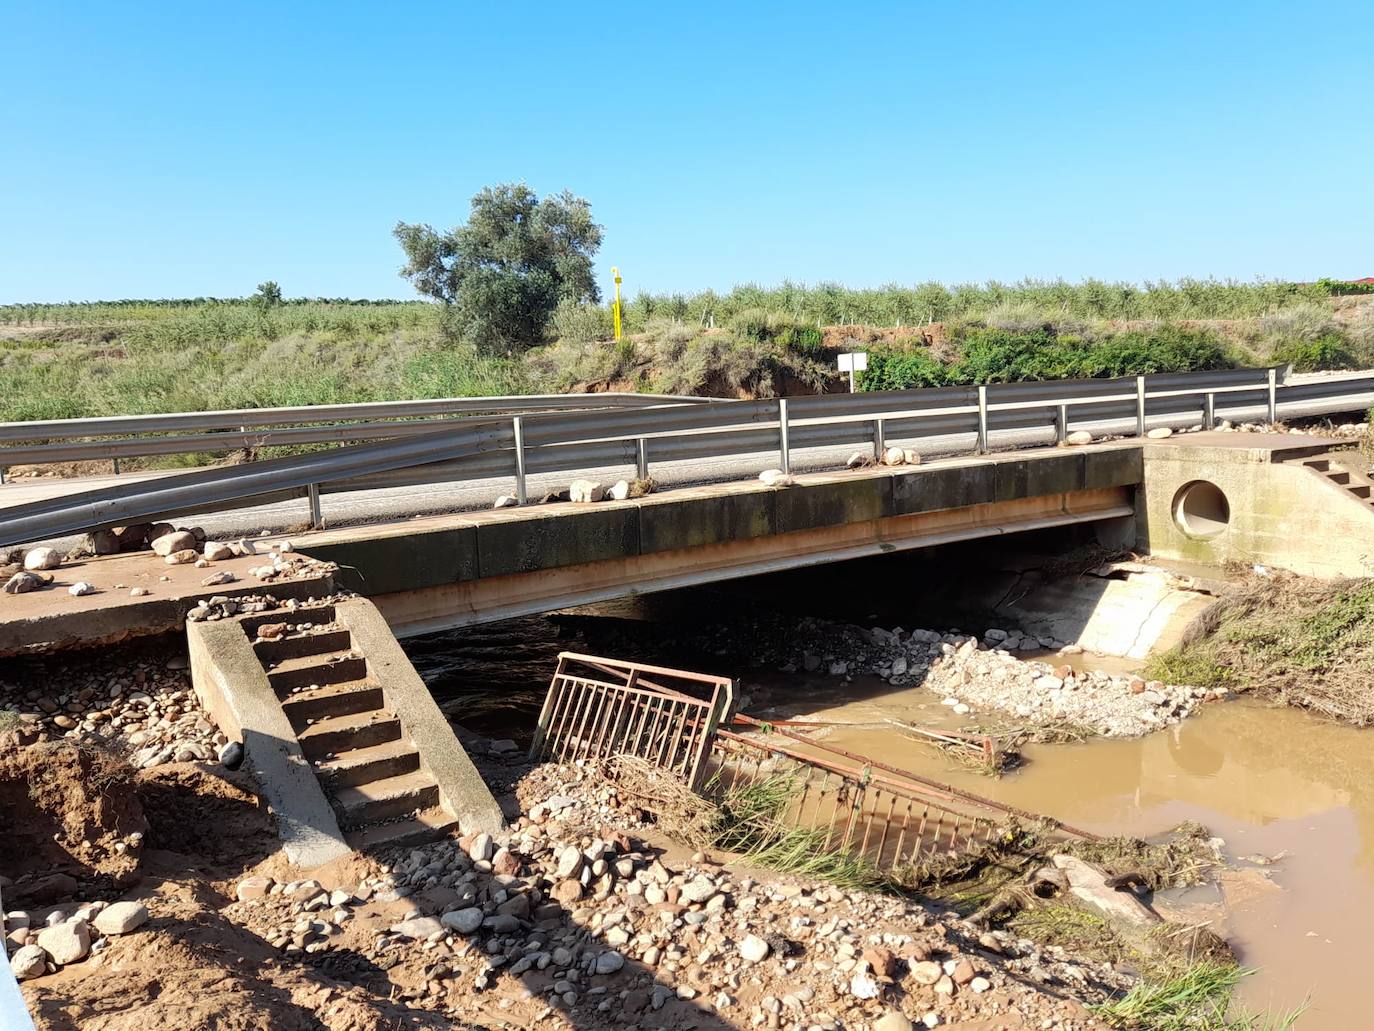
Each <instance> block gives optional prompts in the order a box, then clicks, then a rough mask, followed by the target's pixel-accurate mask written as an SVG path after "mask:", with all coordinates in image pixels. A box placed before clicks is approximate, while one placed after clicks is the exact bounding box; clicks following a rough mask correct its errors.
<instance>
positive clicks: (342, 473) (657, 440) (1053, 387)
mask: <svg viewBox="0 0 1374 1031" xmlns="http://www.w3.org/2000/svg"><path fill="white" fill-rule="evenodd" d="M1283 380H1284V376H1283V370H1280V369H1272V368H1271V369H1242V370H1226V371H1221V372H1203V373H1190V374H1185V375H1175V374H1166V375H1157V376H1139V377H1128V378H1123V379H1111V380H1061V381H1053V382H1045V383H1009V384H993V385H989V386H985V387H979V386H973V387H944V388H938V389H930V390H905V391H885V392H874V393H863V394H836V395H822V396H808V397H796V398H781V399H773V400H764V401H722V402H719V403H716V404H710V405H690V404H677V403H668V404H655V405H653V406H651V407H647V408H624V409H609V410H605V409H603V410H595V411H571V412H569V411H562V412H556V411H551V412H535V413H522V414H512V415H501V416H494V417H489V418H487V417H484V418H477V419H461V420H457V421H456V424H455V425H450V424H448V423H445V424H444V425H443V426H442V427H441V428H440V429H438V430H435V429H434V428H433V424H432V423H431V424H424V423H420V424H418V425H420V426H423V427H424V429H425V431H426V432H415V433H413V434H411V435H408V436H397V437H393V438H392V439H386V440H381V441H373V442H367V443H359V444H350V445H347V446H342V447H336V448H332V449H329V450H325V451H318V452H314V453H311V454H305V455H296V456H292V457H288V458H274V459H268V460H265V461H260V462H251V463H247V464H244V465H236V466H226V467H219V468H210V469H200V470H196V471H193V472H187V473H181V474H173V475H167V476H158V477H153V478H149V479H147V480H143V481H139V482H136V483H127V484H119V485H116V486H113V487H106V488H102V489H99V490H93V491H85V492H82V493H79V494H72V495H67V496H64V497H60V498H55V499H53V500H50V501H44V502H37V503H33V504H26V505H16V506H11V507H8V508H0V546H8V545H13V544H21V543H26V542H30V541H38V540H45V539H50V538H53V537H59V536H62V535H64V534H69V533H74V532H81V531H85V530H92V529H97V528H100V527H107V526H121V525H128V524H131V523H136V522H142V521H146V520H150V519H159V518H161V519H166V518H174V517H177V516H183V515H189V514H193V513H202V512H206V511H211V510H214V509H225V508H234V507H241V506H246V505H258V504H264V503H267V502H271V501H277V500H283V499H287V498H299V497H302V496H305V497H308V498H309V499H310V506H311V518H312V520H313V521H314V522H315V523H316V524H318V523H319V522H320V508H319V498H320V494H321V493H322V492H336V491H354V490H363V489H372V488H379V487H396V486H411V485H419V484H426V483H437V482H454V481H471V480H480V479H487V478H492V477H511V478H513V480H514V482H515V489H516V497H517V500H518V501H519V502H520V503H525V502H526V501H528V500H529V498H528V487H529V484H528V480H529V477H530V476H532V475H536V474H540V473H552V472H577V471H586V470H591V469H604V468H607V467H614V466H626V467H630V468H633V469H634V470H635V472H636V474H637V475H638V476H641V477H647V476H648V475H649V471H650V468H651V466H652V465H653V464H656V463H664V462H680V461H700V460H703V459H715V460H727V459H732V458H741V457H745V456H755V455H759V454H766V453H768V452H770V451H771V452H774V453H776V454H777V456H778V458H777V463H776V464H777V465H778V466H779V467H781V468H782V469H784V470H788V469H790V467H791V455H792V452H793V451H795V450H799V449H805V448H818V447H827V446H840V445H850V444H869V443H871V445H872V447H873V449H874V452H875V454H880V453H881V451H882V449H883V447H884V445H885V443H886V441H887V440H889V439H893V440H895V439H901V440H913V441H919V440H921V439H925V438H932V437H942V436H950V435H967V436H971V437H973V439H974V450H975V451H976V452H980V453H981V452H986V451H987V450H988V449H989V447H990V435H991V434H993V433H994V432H1001V431H1007V430H1013V431H1018V430H1019V431H1024V430H1035V429H1038V430H1041V431H1046V430H1049V429H1053V430H1054V433H1055V435H1056V437H1057V438H1058V439H1061V440H1062V439H1064V438H1065V437H1066V436H1067V435H1068V434H1069V433H1070V432H1071V431H1072V429H1073V428H1074V427H1075V426H1080V425H1085V424H1090V425H1096V426H1103V425H1113V426H1116V427H1118V428H1119V429H1120V430H1122V431H1129V430H1131V429H1133V430H1134V431H1135V432H1136V433H1137V434H1144V433H1145V431H1146V428H1147V419H1153V420H1156V421H1163V422H1171V423H1173V424H1179V423H1181V422H1182V423H1187V422H1193V423H1196V422H1199V421H1200V422H1201V423H1202V424H1203V425H1204V426H1210V425H1211V424H1212V422H1213V421H1214V420H1215V419H1216V418H1217V413H1218V411H1219V410H1220V408H1222V407H1224V408H1226V409H1228V410H1231V411H1241V410H1246V411H1251V410H1254V411H1263V412H1264V413H1265V414H1266V415H1267V418H1268V420H1269V421H1270V422H1273V421H1275V420H1276V418H1277V414H1278V406H1279V404H1280V403H1283V402H1286V401H1302V400H1307V399H1309V395H1310V398H1311V399H1316V400H1318V401H1319V402H1320V403H1321V404H1322V405H1324V406H1326V409H1325V410H1330V411H1344V410H1347V409H1348V408H1349V407H1350V402H1349V401H1348V399H1349V398H1350V397H1352V396H1356V395H1358V396H1361V397H1365V396H1367V395H1369V394H1374V376H1371V377H1362V378H1358V379H1344V380H1340V381H1336V382H1340V384H1341V387H1340V388H1339V390H1337V389H1336V388H1333V387H1331V386H1330V385H1329V384H1325V383H1323V382H1322V381H1315V382H1309V383H1303V384H1286V383H1284V382H1283ZM599 396H601V397H604V396H605V395H599ZM655 400H659V401H662V400H664V399H661V398H660V399H655ZM668 400H670V401H674V402H675V401H677V400H678V399H668ZM424 403H425V402H418V404H424ZM1363 403H1364V404H1366V405H1367V404H1368V401H1367V400H1365V401H1364V402H1363ZM1342 405H1344V407H1342ZM210 414H215V413H210ZM139 418H142V417H139Z"/></svg>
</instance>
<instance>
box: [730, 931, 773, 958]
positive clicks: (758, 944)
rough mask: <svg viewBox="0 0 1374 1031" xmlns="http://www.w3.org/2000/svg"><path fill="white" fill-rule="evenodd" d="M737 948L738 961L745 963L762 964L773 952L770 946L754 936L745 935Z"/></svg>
mask: <svg viewBox="0 0 1374 1031" xmlns="http://www.w3.org/2000/svg"><path fill="white" fill-rule="evenodd" d="M738 948H739V955H740V959H742V960H744V961H745V962H746V963H762V962H763V961H764V960H765V959H767V958H768V954H769V953H770V952H772V951H773V948H772V946H771V945H769V944H768V943H767V942H766V941H764V940H763V939H762V938H760V937H759V936H758V935H756V934H749V935H745V937H744V938H743V939H741V940H740V943H739V946H738Z"/></svg>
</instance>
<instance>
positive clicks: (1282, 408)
mask: <svg viewBox="0 0 1374 1031" xmlns="http://www.w3.org/2000/svg"><path fill="white" fill-rule="evenodd" d="M1363 375H1368V373H1365V374H1363ZM1315 378H1316V377H1293V378H1292V379H1290V381H1289V382H1302V381H1304V380H1311V379H1315ZM1322 378H1325V379H1337V378H1342V377H1322ZM1372 404H1374V392H1368V393H1351V394H1348V395H1344V396H1343V397H1341V398H1340V399H1333V398H1327V399H1324V400H1321V401H1317V402H1305V401H1304V402H1283V403H1280V405H1279V412H1278V414H1279V418H1280V420H1287V421H1291V420H1294V419H1301V418H1308V417H1313V416H1321V415H1331V414H1337V413H1344V412H1349V413H1362V412H1364V411H1366V410H1368V409H1369V407H1370V406H1371V405H1372ZM1216 417H1217V419H1218V421H1220V420H1222V419H1230V420H1232V421H1233V422H1236V423H1241V422H1263V421H1264V419H1265V418H1266V412H1265V410H1264V409H1263V407H1258V406H1252V407H1241V408H1236V407H1232V406H1227V405H1224V404H1219V405H1218V407H1217V410H1216ZM1190 424H1192V425H1196V424H1197V417H1196V416H1193V417H1185V416H1175V417H1167V416H1165V417H1157V418H1156V417H1152V418H1151V419H1149V421H1148V425H1149V426H1150V427H1155V426H1172V427H1173V428H1175V429H1181V428H1184V427H1186V426H1188V425H1190ZM1074 428H1075V429H1088V430H1091V431H1092V432H1093V433H1094V434H1095V435H1099V436H1101V435H1107V434H1121V435H1131V434H1134V433H1135V422H1134V420H1119V421H1111V422H1099V423H1081V424H1080V423H1079V422H1078V421H1075V423H1074ZM1053 442H1054V435H1053V432H1052V431H1051V430H1048V429H1047V430H1044V431H1034V430H1017V431H1000V432H998V431H995V432H993V433H992V434H991V435H990V437H989V446H990V447H991V448H992V449H993V450H1009V449H1013V448H1019V447H1035V446H1044V445H1048V444H1052V443H1053ZM888 443H889V444H897V445H902V446H907V447H913V448H915V449H916V450H918V451H919V452H920V453H921V455H922V457H923V458H924V459H925V460H927V461H931V460H938V459H940V458H950V457H955V456H962V455H968V454H970V453H971V452H972V451H973V449H974V446H975V443H976V442H975V439H974V435H973V434H956V435H949V436H940V437H922V438H919V439H916V438H912V439H909V440H908V439H901V438H890V439H889V440H888ZM856 450H858V449H857V448H856V447H855V446H854V445H844V446H841V447H826V448H809V449H797V448H794V449H793V450H792V469H793V471H794V472H816V471H822V470H827V469H837V468H841V467H843V465H844V463H845V461H846V460H847V459H848V458H849V456H850V455H852V454H853V453H854V452H855V451H856ZM777 465H778V453H777V452H776V451H762V452H758V453H755V454H750V455H742V456H735V457H732V458H727V459H718V460H695V461H689V462H663V463H656V464H655V465H654V466H653V467H652V468H651V470H650V472H651V474H652V476H653V477H654V479H655V480H656V481H657V482H658V484H659V489H661V490H670V489H672V488H674V487H684V486H690V485H695V484H701V483H712V482H722V481H729V480H746V479H752V478H753V477H755V476H757V475H758V474H759V473H760V472H761V471H762V470H764V469H769V468H776V467H777ZM185 471H186V470H171V471H166V472H142V473H126V474H124V475H122V476H118V477H116V476H113V475H111V476H96V477H81V478H72V479H37V480H33V479H29V480H19V481H11V482H9V483H6V484H4V485H0V520H3V518H4V510H5V508H7V507H9V506H13V505H22V504H28V503H32V502H36V501H44V500H49V499H52V498H56V497H60V496H63V495H66V494H75V493H79V492H81V491H86V490H95V489H98V488H102V487H109V486H112V485H119V484H132V483H136V482H139V481H142V480H147V479H151V478H153V477H158V476H168V475H176V474H179V473H183V472H185ZM577 476H579V477H585V478H587V479H592V480H597V481H600V482H602V483H606V484H610V483H613V482H615V481H616V480H619V479H626V478H633V476H634V469H633V468H632V467H629V466H612V467H604V468H596V469H587V470H584V471H583V472H581V473H579V474H577ZM573 478H574V477H573V476H572V474H568V473H550V474H543V475H532V476H530V477H529V478H528V491H529V496H530V497H531V498H538V497H541V496H543V495H544V494H547V493H552V492H554V491H559V490H566V489H567V486H568V482H569V481H570V480H571V479H573ZM514 489H515V488H514V483H513V481H512V479H511V478H510V477H492V478H484V479H479V480H466V481H462V482H457V483H439V484H426V485H420V486H412V487H388V488H383V489H378V490H365V491H352V492H349V493H341V494H324V495H322V496H321V512H322V514H323V516H324V520H325V524H326V525H328V526H344V525H355V524H359V523H376V522H389V521H395V520H399V519H405V518H408V517H411V516H417V515H435V514H440V513H444V512H461V511H471V510H474V509H483V508H489V507H490V506H491V504H492V502H493V501H494V500H495V499H496V498H497V497H498V496H499V495H501V494H511V493H514ZM308 521H309V509H308V505H307V502H306V501H305V500H304V499H299V500H292V501H286V502H276V503H273V504H269V505H261V506H254V507H249V508H237V509H232V510H229V511H221V512H205V513H202V514H200V515H195V516H186V517H182V518H179V519H178V520H177V522H179V523H182V524H185V525H192V524H195V525H198V526H202V527H204V528H205V530H206V532H207V533H208V534H209V535H210V536H211V537H212V538H232V537H239V536H243V535H245V534H256V533H259V532H261V531H263V530H270V531H273V532H281V531H284V530H288V529H290V528H291V527H293V526H300V525H301V524H304V523H306V522H308ZM78 540H80V538H79V537H69V538H62V539H60V540H56V541H50V542H47V543H51V544H53V545H55V546H58V547H64V548H66V547H71V546H74V545H75V544H76V543H77V541H78Z"/></svg>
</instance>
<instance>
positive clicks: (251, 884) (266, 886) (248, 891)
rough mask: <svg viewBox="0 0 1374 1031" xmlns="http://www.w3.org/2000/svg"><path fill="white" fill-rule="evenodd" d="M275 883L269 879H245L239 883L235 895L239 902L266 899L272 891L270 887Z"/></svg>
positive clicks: (259, 877)
mask: <svg viewBox="0 0 1374 1031" xmlns="http://www.w3.org/2000/svg"><path fill="white" fill-rule="evenodd" d="M275 883H276V882H275V881H273V880H272V878H270V877H262V876H258V875H254V876H252V877H245V878H244V879H243V880H241V881H239V884H238V888H236V889H235V892H234V893H235V894H236V895H237V896H238V900H239V901H240V902H248V901H251V900H252V899H260V898H266V897H267V895H269V894H270V893H271V891H272V885H273V884H275Z"/></svg>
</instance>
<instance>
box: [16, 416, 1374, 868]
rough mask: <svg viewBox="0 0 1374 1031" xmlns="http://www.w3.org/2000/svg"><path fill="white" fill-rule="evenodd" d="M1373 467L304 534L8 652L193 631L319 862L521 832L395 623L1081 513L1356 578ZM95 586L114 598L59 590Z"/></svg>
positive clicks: (71, 617)
mask: <svg viewBox="0 0 1374 1031" xmlns="http://www.w3.org/2000/svg"><path fill="white" fill-rule="evenodd" d="M1366 468H1367V463H1365V462H1361V461H1359V460H1357V457H1356V456H1355V455H1354V453H1352V452H1349V451H1340V450H1333V441H1331V440H1329V439H1319V438H1309V437H1298V436H1292V435H1288V434H1253V433H1224V432H1215V433H1196V434H1185V435H1182V436H1178V437H1171V438H1168V439H1165V440H1140V439H1133V440H1123V441H1116V442H1108V443H1102V444H1094V445H1088V446H1079V447H1073V446H1063V447H1054V448H1041V449H1036V450H1029V451H1020V452H1012V453H1004V454H998V455H975V456H972V457H967V458H960V459H951V460H946V461H940V462H934V463H930V464H925V465H919V466H897V467H886V466H878V467H870V468H864V469H853V470H845V471H840V472H823V473H812V474H801V475H798V476H796V477H795V478H794V480H793V482H792V484H790V485H788V486H768V485H765V484H763V483H760V482H758V481H751V482H746V483H738V482H737V483H727V484H717V485H712V486H697V487H689V488H683V489H679V490H672V491H667V492H664V493H661V494H650V495H648V496H646V497H643V498H639V499H635V500H627V501H604V502H599V503H596V504H578V503H571V502H562V503H552V504H547V505H525V506H519V507H515V508H505V509H497V510H490V511H484V512H476V513H459V514H452V515H443V516H431V517H426V518H422V519H411V520H406V521H402V522H393V523H387V524H376V525H365V526H355V527H350V528H347V529H342V530H335V531H323V532H315V533H307V534H303V535H300V536H298V537H296V538H294V543H295V547H296V548H297V549H298V550H299V551H301V552H302V553H303V554H306V555H308V556H310V557H311V558H314V559H319V560H324V562H325V563H326V564H324V565H322V566H320V567H319V568H320V570H321V572H319V573H318V574H317V575H311V576H305V577H303V578H300V579H295V580H290V581H287V582H283V583H270V584H268V583H262V582H260V581H258V580H256V579H255V578H254V576H253V574H252V573H251V571H250V570H251V567H252V566H254V565H256V564H258V563H260V562H261V559H260V558H257V557H254V556H244V557H240V558H234V559H228V560H221V561H217V562H216V563H215V566H216V569H217V570H218V571H220V572H228V573H232V574H234V576H235V580H234V581H233V582H231V583H229V584H221V585H216V586H213V587H209V586H206V585H203V584H202V583H201V579H202V575H203V574H202V571H201V570H197V569H195V568H194V567H193V566H189V565H179V566H168V565H166V564H165V563H164V562H163V561H162V560H161V559H160V558H157V557H155V556H149V555H147V554H146V553H144V554H134V555H122V556H120V555H116V556H108V557H104V558H95V559H90V560H87V561H84V562H79V563H72V564H69V565H68V566H64V567H63V568H62V569H60V570H58V574H59V575H60V576H61V577H62V578H63V580H59V582H58V583H56V584H54V585H53V587H51V588H49V589H47V590H42V591H37V592H32V593H29V594H24V595H19V596H13V597H11V596H6V597H5V598H4V599H3V600H2V601H0V606H3V607H0V615H3V617H4V618H3V620H0V655H9V654H16V653H20V652H26V651H35V650H51V649H52V648H54V647H63V646H66V647H74V646H81V645H89V644H94V643H97V642H102V641H110V640H118V639H121V638H125V637H129V636H133V635H138V634H151V633H157V632H166V631H172V630H176V629H179V628H180V627H181V626H182V625H183V624H184V625H185V626H186V629H187V633H188V638H189V645H190V654H191V666H192V675H193V683H194V686H195V689H196V692H197V694H198V696H199V697H200V699H201V702H202V704H203V705H204V706H205V708H206V709H207V710H208V711H209V712H210V713H211V714H212V716H213V717H214V719H215V722H216V723H217V724H218V725H219V726H220V728H221V730H223V731H224V732H225V734H226V735H228V736H229V737H230V738H231V740H235V741H239V742H241V743H242V745H243V747H244V750H245V754H246V761H247V762H248V763H249V766H250V768H251V769H253V770H254V772H255V774H256V775H257V777H258V780H259V783H260V784H261V787H262V791H263V794H264V797H265V798H267V800H268V801H269V803H270V804H271V806H272V809H273V811H274V813H275V814H276V818H277V825H278V828H279V831H280V833H281V835H282V838H283V841H284V844H285V846H286V848H287V852H288V854H289V855H290V856H291V858H292V859H293V861H295V862H297V863H299V864H300V865H303V866H310V865H314V864H317V863H323V862H327V861H329V860H330V859H333V858H335V857H336V856H338V855H341V854H343V853H345V852H347V851H348V850H349V849H352V848H371V847H377V846H381V845H389V844H400V843H404V842H413V841H420V840H425V839H427V838H429V837H432V836H434V835H438V834H444V833H449V832H451V831H452V830H454V829H455V828H457V829H461V830H462V831H464V832H466V833H473V832H474V831H481V830H491V831H494V830H498V829H499V828H500V826H501V824H502V815H501V812H500V808H499V806H498V805H497V802H496V800H495V798H494V797H493V796H492V794H491V792H490V791H489V790H488V789H487V787H486V785H485V784H484V783H483V782H482V780H481V777H480V775H479V774H478V772H477V770H476V768H475V767H474V766H473V764H472V762H471V761H470V760H469V758H468V756H467V754H466V753H465V752H464V751H463V749H462V747H461V745H460V744H459V743H458V742H457V739H456V738H455V737H454V735H453V732H452V730H451V729H450V728H449V726H448V723H447V721H446V720H445V718H444V716H443V714H442V713H441V712H440V711H439V709H438V707H437V705H435V703H434V701H433V699H432V698H431V697H430V695H429V692H428V690H427V689H426V687H425V685H424V683H423V681H422V680H421V679H420V677H419V676H418V675H417V674H416V672H415V670H414V669H413V668H412V667H411V665H410V663H409V661H408V660H407V659H406V657H405V654H404V652H402V651H401V649H400V648H399V646H398V645H397V643H396V640H395V636H399V635H406V634H417V633H424V632H429V631H436V630H442V629H448V628H454V627H463V626H468V625H472V624H476V623H482V622H487V621H493V620H500V619H507V618H510V617H513V616H518V615H523V614H529V613H535V612H541V611H548V610H551V609H556V608H564V607H568V606H571V605H578V604H587V603H591V602H596V601H602V600H607V599H611V598H615V597H621V596H625V595H629V594H635V593H642V592H651V591H662V590H669V589H672V588H676V587H684V586H689V585H695V584H703V583H710V582H713V581H720V580H727V579H733V578H738V577H746V576H753V575H756V574H760V573H768V572H774V571H778V570H784V569H795V568H798V567H805V566H810V565H816V564H820V563H829V562H839V561H844V560H846V559H852V558H859V557H864V556H872V555H880V554H884V553H890V552H896V551H902V550H907V549H913V548H923V547H931V546H935V545H940V544H945V543H949V542H954V541H963V540H970V539H976V538H992V537H999V536H1006V535H1016V534H1020V533H1025V532H1027V531H1032V530H1040V529H1044V528H1049V527H1063V526H1074V525H1079V526H1084V527H1088V528H1090V529H1091V530H1092V531H1093V532H1095V533H1096V534H1097V535H1098V537H1099V539H1100V540H1102V541H1103V542H1104V543H1109V544H1114V545H1117V546H1134V547H1136V548H1138V549H1139V550H1142V551H1145V552H1147V553H1150V554H1154V555H1157V556H1162V557H1166V558H1177V559H1185V560H1191V561H1199V562H1204V563H1208V564H1220V563H1223V562H1227V561H1245V562H1256V563H1264V564H1266V565H1275V566H1281V567H1286V568H1289V569H1293V570H1296V571H1298V572H1303V573H1309V574H1314V575H1358V574H1361V573H1368V571H1369V567H1370V565H1371V564H1374V557H1371V555H1370V554H1369V552H1370V551H1371V550H1374V549H1370V548H1369V547H1368V545H1367V542H1370V541H1374V502H1372V501H1371V498H1372V497H1374V481H1371V480H1370V479H1369V477H1368V476H1366V475H1365V474H1364V469H1366ZM77 579H80V580H84V581H87V582H89V583H91V584H93V585H95V587H96V593H94V594H91V595H88V596H85V597H73V596H71V595H70V594H68V593H67V592H66V591H65V590H61V589H60V588H61V587H62V586H63V583H64V582H66V581H72V582H74V581H75V580H77ZM130 584H136V585H142V584H146V585H148V586H147V587H146V588H144V591H145V592H146V593H144V594H142V595H140V596H138V597H134V596H132V595H131V594H130V591H129V590H128V589H127V588H128V585H130ZM340 588H343V589H345V590H351V591H355V592H357V593H358V594H360V595H362V596H363V597H360V598H350V599H345V598H340V597H337V595H338V592H339V589H340ZM267 592H270V593H271V594H272V595H273V596H275V597H276V598H277V599H278V605H277V607H276V608H275V609H271V610H269V611H256V612H247V613H245V612H239V613H234V612H233V611H232V610H231V609H228V608H225V611H224V613H223V615H225V616H226V617H227V618H224V619H220V620H217V621H210V622H194V621H192V622H188V621H187V620H186V615H187V612H188V611H189V610H190V608H191V607H192V606H193V605H197V604H199V603H201V602H202V601H203V600H204V599H205V598H206V597H207V596H208V595H225V596H227V597H229V598H233V597H235V596H238V595H245V594H261V593H267Z"/></svg>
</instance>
